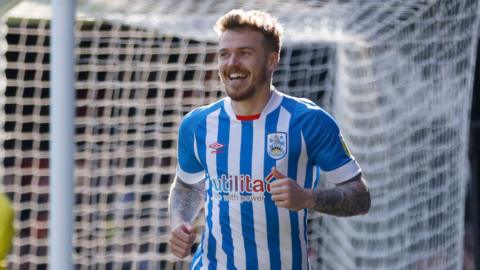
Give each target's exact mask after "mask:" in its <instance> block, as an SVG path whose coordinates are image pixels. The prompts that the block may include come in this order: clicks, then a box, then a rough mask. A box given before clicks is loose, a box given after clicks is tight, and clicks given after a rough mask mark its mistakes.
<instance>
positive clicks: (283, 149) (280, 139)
mask: <svg viewBox="0 0 480 270" xmlns="http://www.w3.org/2000/svg"><path fill="white" fill-rule="evenodd" d="M267 153H268V155H269V156H270V157H271V158H273V159H281V158H283V157H284V156H285V154H287V134H286V133H283V132H276V133H271V134H268V135H267Z"/></svg>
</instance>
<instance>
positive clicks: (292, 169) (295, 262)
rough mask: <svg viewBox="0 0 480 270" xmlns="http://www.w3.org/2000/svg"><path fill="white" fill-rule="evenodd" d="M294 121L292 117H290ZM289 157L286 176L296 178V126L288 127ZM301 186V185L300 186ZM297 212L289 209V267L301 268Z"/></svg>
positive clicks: (299, 146)
mask: <svg viewBox="0 0 480 270" xmlns="http://www.w3.org/2000/svg"><path fill="white" fill-rule="evenodd" d="M292 120H293V121H292V123H294V122H295V121H294V119H292ZM289 131H290V132H289V134H288V136H289V138H288V141H289V144H288V146H289V149H288V151H289V159H288V177H289V178H291V179H297V167H298V160H299V159H300V154H301V150H302V142H301V137H300V130H299V129H298V128H292V127H291V126H290V127H289ZM302 188H303V187H302ZM298 223H299V220H298V213H297V212H294V211H290V226H291V232H290V235H291V238H292V251H291V252H292V266H291V269H302V262H303V261H305V260H306V259H305V258H302V246H301V242H300V237H303V235H302V236H301V235H300V231H299V229H298V226H299V224H298Z"/></svg>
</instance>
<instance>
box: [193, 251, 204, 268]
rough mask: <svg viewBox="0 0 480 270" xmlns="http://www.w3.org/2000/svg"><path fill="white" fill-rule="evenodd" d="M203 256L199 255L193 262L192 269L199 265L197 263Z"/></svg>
mask: <svg viewBox="0 0 480 270" xmlns="http://www.w3.org/2000/svg"><path fill="white" fill-rule="evenodd" d="M199 248H202V247H199ZM201 258H202V256H198V257H197V259H196V260H195V261H193V262H192V267H191V269H195V268H196V267H197V264H198V263H199V262H200V259H201Z"/></svg>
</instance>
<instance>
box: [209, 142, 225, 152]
mask: <svg viewBox="0 0 480 270" xmlns="http://www.w3.org/2000/svg"><path fill="white" fill-rule="evenodd" d="M208 147H210V150H211V151H210V153H212V154H220V153H222V147H223V144H221V143H218V142H214V143H212V144H210V145H209V146H208Z"/></svg>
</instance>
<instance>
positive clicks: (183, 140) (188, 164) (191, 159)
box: [177, 112, 205, 184]
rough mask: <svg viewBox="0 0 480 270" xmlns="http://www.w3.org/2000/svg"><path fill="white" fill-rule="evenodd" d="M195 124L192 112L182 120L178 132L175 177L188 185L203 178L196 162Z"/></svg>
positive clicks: (203, 175) (199, 166)
mask: <svg viewBox="0 0 480 270" xmlns="http://www.w3.org/2000/svg"><path fill="white" fill-rule="evenodd" d="M197 123H198V122H197ZM197 123H195V115H194V113H193V112H192V113H190V114H188V115H186V116H185V118H184V119H183V120H182V123H181V124H180V129H179V132H178V149H177V155H178V164H177V176H178V177H180V179H181V180H182V181H183V182H185V183H188V184H194V183H197V182H199V181H201V180H203V179H204V178H205V171H204V168H203V166H202V164H201V163H200V161H199V160H198V155H197V152H196V147H197V142H196V140H195V127H196V124H197Z"/></svg>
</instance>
